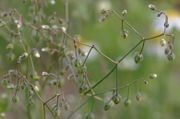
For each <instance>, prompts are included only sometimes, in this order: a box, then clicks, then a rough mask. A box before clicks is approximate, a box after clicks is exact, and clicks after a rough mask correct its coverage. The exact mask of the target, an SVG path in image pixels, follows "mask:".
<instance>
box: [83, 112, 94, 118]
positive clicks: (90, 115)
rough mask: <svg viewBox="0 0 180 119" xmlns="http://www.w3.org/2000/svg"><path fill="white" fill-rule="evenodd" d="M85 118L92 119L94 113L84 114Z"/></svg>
mask: <svg viewBox="0 0 180 119" xmlns="http://www.w3.org/2000/svg"><path fill="white" fill-rule="evenodd" d="M85 119H94V114H93V113H88V114H86V116H85Z"/></svg>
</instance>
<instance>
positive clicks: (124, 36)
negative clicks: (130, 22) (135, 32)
mask: <svg viewBox="0 0 180 119" xmlns="http://www.w3.org/2000/svg"><path fill="white" fill-rule="evenodd" d="M122 36H123V38H124V39H127V38H128V31H127V30H123V34H122Z"/></svg>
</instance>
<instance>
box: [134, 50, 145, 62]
mask: <svg viewBox="0 0 180 119" xmlns="http://www.w3.org/2000/svg"><path fill="white" fill-rule="evenodd" d="M143 59H144V57H143V55H142V54H139V53H138V54H137V55H136V56H135V57H134V61H135V63H136V64H137V63H139V62H141V61H143Z"/></svg>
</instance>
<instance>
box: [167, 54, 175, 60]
mask: <svg viewBox="0 0 180 119" xmlns="http://www.w3.org/2000/svg"><path fill="white" fill-rule="evenodd" d="M167 58H168V60H169V61H172V60H174V59H175V58H176V55H175V54H174V53H170V54H168V55H167Z"/></svg>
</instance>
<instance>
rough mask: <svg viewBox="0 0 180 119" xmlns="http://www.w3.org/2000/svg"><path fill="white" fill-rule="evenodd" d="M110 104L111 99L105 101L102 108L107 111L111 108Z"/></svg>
mask: <svg viewBox="0 0 180 119" xmlns="http://www.w3.org/2000/svg"><path fill="white" fill-rule="evenodd" d="M111 106H112V101H110V102H107V103H106V104H105V105H104V110H105V111H108V110H109V109H110V108H111Z"/></svg>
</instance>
